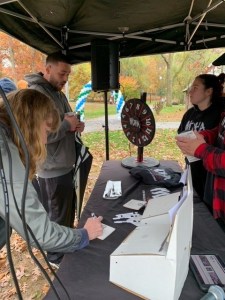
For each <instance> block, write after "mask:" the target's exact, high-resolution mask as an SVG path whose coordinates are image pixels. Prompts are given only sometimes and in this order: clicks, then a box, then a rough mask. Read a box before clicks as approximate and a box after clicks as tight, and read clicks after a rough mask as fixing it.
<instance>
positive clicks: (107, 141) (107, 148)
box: [104, 91, 109, 160]
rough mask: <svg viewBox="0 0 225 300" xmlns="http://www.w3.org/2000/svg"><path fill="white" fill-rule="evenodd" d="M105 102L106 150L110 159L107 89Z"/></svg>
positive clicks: (107, 157) (107, 158)
mask: <svg viewBox="0 0 225 300" xmlns="http://www.w3.org/2000/svg"><path fill="white" fill-rule="evenodd" d="M104 103H105V151H106V160H109V126H108V101H107V91H104Z"/></svg>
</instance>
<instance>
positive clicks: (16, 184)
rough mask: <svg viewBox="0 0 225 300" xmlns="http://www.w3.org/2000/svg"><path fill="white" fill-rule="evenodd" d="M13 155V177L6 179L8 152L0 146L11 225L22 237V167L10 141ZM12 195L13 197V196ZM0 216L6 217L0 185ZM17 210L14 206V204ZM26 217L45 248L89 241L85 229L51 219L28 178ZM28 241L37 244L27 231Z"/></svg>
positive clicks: (72, 248)
mask: <svg viewBox="0 0 225 300" xmlns="http://www.w3.org/2000/svg"><path fill="white" fill-rule="evenodd" d="M10 150H11V157H12V181H13V184H10V181H9V169H10V167H9V163H8V155H7V153H6V151H5V149H4V148H2V155H3V165H4V172H5V177H6V186H7V193H8V199H9V214H10V225H11V226H12V227H13V229H14V230H15V231H16V232H18V234H19V235H21V236H22V237H23V238H25V231H24V228H23V223H22V219H21V207H22V198H23V186H24V177H25V169H24V166H23V164H22V162H21V160H20V158H19V154H18V150H17V148H16V146H15V145H13V144H12V143H11V145H10ZM13 195H14V196H15V201H14V197H13ZM0 199H1V205H0V216H1V217H2V218H3V219H5V209H4V201H3V199H4V193H3V189H0ZM16 206H17V208H18V210H17V208H16ZM25 220H26V223H27V225H28V226H29V227H30V229H31V230H32V232H33V234H34V236H35V238H36V240H37V241H38V243H39V244H40V246H41V247H42V249H43V250H44V251H52V252H64V253H66V252H74V251H76V250H78V249H81V248H83V247H85V246H87V245H88V243H89V240H88V234H87V231H86V229H84V228H82V229H72V228H68V227H64V226H60V225H59V224H57V223H55V222H52V221H50V219H49V217H48V215H47V213H46V211H45V209H44V207H43V206H42V204H41V202H40V201H39V199H38V195H37V193H36V191H35V189H34V187H33V185H32V183H31V182H30V181H28V186H27V191H26V199H25ZM29 237H30V244H31V245H32V246H34V247H37V245H36V243H35V241H34V239H33V238H32V236H31V235H30V236H29Z"/></svg>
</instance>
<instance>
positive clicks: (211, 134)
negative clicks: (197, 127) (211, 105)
mask: <svg viewBox="0 0 225 300" xmlns="http://www.w3.org/2000/svg"><path fill="white" fill-rule="evenodd" d="M218 132H219V127H218V126H217V127H215V128H213V129H210V130H203V131H200V132H199V133H200V134H201V135H203V136H204V139H205V141H206V143H208V144H210V145H213V144H214V143H215V142H216V140H217V137H218Z"/></svg>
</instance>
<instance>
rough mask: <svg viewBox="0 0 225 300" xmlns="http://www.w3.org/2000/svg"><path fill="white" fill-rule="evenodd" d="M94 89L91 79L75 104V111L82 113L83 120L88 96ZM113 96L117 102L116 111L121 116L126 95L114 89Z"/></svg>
mask: <svg viewBox="0 0 225 300" xmlns="http://www.w3.org/2000/svg"><path fill="white" fill-rule="evenodd" d="M91 91H92V84H91V81H89V82H88V83H86V84H85V85H84V86H83V87H82V89H81V91H80V94H79V96H78V98H77V101H76V106H75V111H76V112H79V113H80V119H81V120H82V121H84V119H85V118H84V116H85V115H84V113H85V110H84V108H85V103H86V101H87V97H88V95H89V94H90V93H91ZM111 94H112V96H113V98H114V101H115V103H116V113H117V115H118V117H119V118H120V114H121V111H122V108H123V106H124V103H125V102H124V97H123V95H122V93H121V91H120V90H119V91H118V92H116V91H113V92H111Z"/></svg>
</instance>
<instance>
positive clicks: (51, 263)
mask: <svg viewBox="0 0 225 300" xmlns="http://www.w3.org/2000/svg"><path fill="white" fill-rule="evenodd" d="M49 264H50V266H51V267H52V268H53V269H55V270H58V269H59V266H60V264H56V263H53V262H51V261H49Z"/></svg>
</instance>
